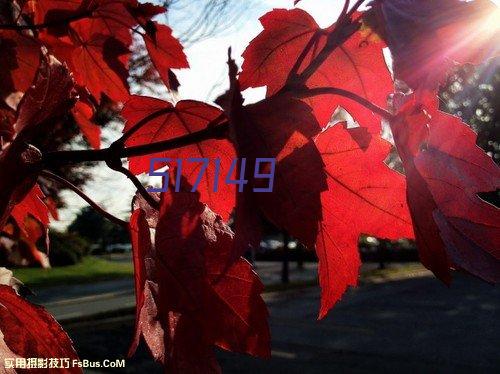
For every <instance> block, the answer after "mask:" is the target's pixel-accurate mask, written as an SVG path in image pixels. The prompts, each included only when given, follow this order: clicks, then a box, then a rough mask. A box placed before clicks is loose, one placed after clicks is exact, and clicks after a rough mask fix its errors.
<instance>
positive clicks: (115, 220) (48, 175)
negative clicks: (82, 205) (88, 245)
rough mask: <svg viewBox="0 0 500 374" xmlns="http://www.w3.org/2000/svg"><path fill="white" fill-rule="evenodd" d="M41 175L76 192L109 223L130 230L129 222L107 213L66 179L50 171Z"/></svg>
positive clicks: (45, 171)
mask: <svg viewBox="0 0 500 374" xmlns="http://www.w3.org/2000/svg"><path fill="white" fill-rule="evenodd" d="M40 175H41V176H43V177H45V178H47V179H50V180H53V181H56V182H57V183H60V184H61V185H63V186H65V187H67V188H68V189H70V190H72V191H73V192H75V193H76V194H77V195H78V196H80V197H81V198H82V199H83V200H85V201H86V202H87V203H88V204H89V205H90V206H91V207H92V208H93V209H94V210H95V211H96V212H97V213H99V214H100V215H102V216H103V217H104V218H107V219H108V220H109V221H111V222H113V223H115V224H117V225H120V226H122V227H125V228H128V223H127V222H125V221H123V220H121V219H120V218H118V217H115V216H114V215H112V214H111V213H108V212H106V211H105V210H104V209H103V208H101V207H100V206H99V205H98V204H97V203H96V202H94V201H93V200H92V199H91V198H90V197H88V196H87V195H86V194H85V193H84V192H83V191H82V190H80V189H79V188H78V187H76V186H75V185H74V184H73V183H71V182H70V181H68V180H66V179H64V178H63V177H60V176H59V175H57V174H54V173H52V172H50V171H48V170H42V171H41V172H40Z"/></svg>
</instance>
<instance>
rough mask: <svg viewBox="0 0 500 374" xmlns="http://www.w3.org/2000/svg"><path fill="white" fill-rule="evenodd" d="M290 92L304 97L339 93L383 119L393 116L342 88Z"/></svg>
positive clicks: (318, 88)
mask: <svg viewBox="0 0 500 374" xmlns="http://www.w3.org/2000/svg"><path fill="white" fill-rule="evenodd" d="M291 94H293V95H294V96H295V97H298V98H306V97H311V96H318V95H339V96H343V97H346V98H348V99H351V100H353V101H356V102H357V103H359V104H361V105H363V106H364V107H365V108H367V109H369V110H371V111H372V112H373V113H376V114H378V115H379V116H381V117H382V118H384V119H387V120H391V119H392V118H393V115H392V114H391V113H390V112H389V111H387V110H385V109H384V108H381V107H379V106H378V105H376V104H373V103H372V102H371V101H370V100H367V99H365V98H364V97H362V96H359V95H358V94H355V93H354V92H351V91H347V90H343V89H342V88H336V87H316V88H307V89H304V90H299V91H292V92H291Z"/></svg>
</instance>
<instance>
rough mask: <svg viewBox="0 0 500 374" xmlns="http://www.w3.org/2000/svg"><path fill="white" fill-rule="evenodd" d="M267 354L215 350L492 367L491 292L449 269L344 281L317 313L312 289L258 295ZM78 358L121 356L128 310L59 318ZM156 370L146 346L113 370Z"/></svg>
mask: <svg viewBox="0 0 500 374" xmlns="http://www.w3.org/2000/svg"><path fill="white" fill-rule="evenodd" d="M265 298H266V302H267V304H268V306H269V310H270V315H271V317H270V325H271V330H272V338H273V340H272V353H273V357H272V358H271V359H270V360H266V361H264V360H259V359H254V358H251V357H247V356H242V355H236V354H231V353H227V352H222V351H220V352H218V355H219V359H220V363H221V365H222V367H223V370H224V372H226V373H273V374H275V373H301V374H304V373H339V372H341V373H382V372H383V373H387V372H422V373H424V372H425V373H428V372H431V373H432V372H438V373H443V372H444V373H457V372H458V373H471V372H474V373H488V372H491V373H498V372H500V291H499V289H498V288H495V287H493V286H490V285H487V284H485V283H482V282H480V281H478V280H477V279H474V278H472V277H468V276H464V275H458V276H456V278H455V282H454V284H453V286H452V287H451V288H450V289H448V288H446V287H445V286H443V285H442V284H440V283H439V282H438V281H437V280H435V279H434V278H432V277H421V278H414V279H408V280H401V281H394V282H386V283H382V284H369V285H364V286H361V287H360V288H358V289H356V290H352V291H351V292H349V293H348V295H346V296H345V297H344V299H343V300H342V301H341V302H340V303H339V304H338V305H337V306H336V307H335V309H334V310H333V311H332V312H331V313H330V315H329V316H328V317H327V318H326V319H324V320H323V321H317V320H316V316H317V310H318V303H319V291H318V289H317V288H308V289H302V290H295V291H292V292H285V293H274V294H267V295H266V297H265ZM66 327H67V328H68V330H69V332H70V335H71V336H72V337H73V338H74V340H75V344H76V346H77V349H78V351H79V352H80V357H82V358H88V359H95V360H103V359H106V358H108V359H115V358H123V355H124V352H126V349H127V346H128V344H129V341H130V337H131V333H132V328H133V318H131V317H119V318H115V319H112V320H108V321H105V322H103V323H99V324H96V323H95V322H93V323H91V324H89V323H87V324H79V325H74V324H73V325H71V324H70V325H67V326H66ZM124 371H126V372H146V371H148V372H150V373H155V372H161V370H160V368H159V367H158V366H156V365H155V364H154V363H152V361H151V359H150V358H149V357H148V354H147V352H146V350H145V349H142V350H140V352H139V353H138V354H137V355H136V357H135V358H134V359H132V360H129V361H127V367H126V369H125V370H123V369H121V370H120V371H119V372H124Z"/></svg>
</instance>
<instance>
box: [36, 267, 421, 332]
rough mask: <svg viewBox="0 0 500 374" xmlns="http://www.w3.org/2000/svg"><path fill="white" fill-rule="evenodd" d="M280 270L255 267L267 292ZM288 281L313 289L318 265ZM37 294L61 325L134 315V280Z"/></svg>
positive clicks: (294, 272) (277, 282)
mask: <svg viewBox="0 0 500 374" xmlns="http://www.w3.org/2000/svg"><path fill="white" fill-rule="evenodd" d="M281 266H282V264H281V262H258V263H256V269H255V270H256V272H257V273H258V274H259V276H260V278H261V280H262V282H263V283H264V285H265V286H266V288H268V289H270V290H273V289H274V290H276V289H277V288H280V289H281V288H287V286H286V285H284V286H282V283H281ZM390 266H391V268H390V269H392V270H394V269H397V268H398V267H401V266H407V265H401V264H391V265H390ZM376 268H377V264H373V263H370V264H364V265H363V266H362V269H361V273H362V274H365V275H366V274H368V275H369V277H370V282H379V281H384V279H385V277H379V276H378V275H377V274H376V271H375V269H376ZM417 269H419V268H418V267H417ZM372 273H374V275H373V276H372ZM384 275H385V273H384ZM405 275H406V274H405ZM421 275H427V273H423V274H417V273H416V274H415V275H414V276H421ZM399 276H400V275H399ZM371 278H373V279H371ZM289 279H290V283H289V286H290V287H291V288H292V287H304V286H310V285H314V284H315V283H316V280H317V263H305V264H304V268H303V269H302V270H298V269H297V266H296V264H295V263H290V267H289ZM386 280H387V279H386ZM388 280H391V279H388ZM34 291H35V292H36V295H34V296H31V297H30V300H32V301H33V302H35V303H38V304H42V305H43V306H45V307H46V308H47V310H48V311H49V312H50V313H51V314H52V315H53V316H54V317H55V318H56V319H57V320H58V321H59V322H72V321H75V322H76V321H79V320H86V319H93V318H97V317H99V316H109V315H113V316H121V315H123V314H128V313H131V312H132V311H133V310H134V308H135V295H134V281H133V279H131V278H129V279H118V280H110V281H100V282H97V283H92V284H82V285H78V284H75V285H65V286H52V287H46V288H43V289H36V290H34Z"/></svg>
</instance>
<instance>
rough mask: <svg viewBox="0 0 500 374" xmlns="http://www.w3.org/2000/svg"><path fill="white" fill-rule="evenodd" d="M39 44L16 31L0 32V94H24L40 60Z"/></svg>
mask: <svg viewBox="0 0 500 374" xmlns="http://www.w3.org/2000/svg"><path fill="white" fill-rule="evenodd" d="M39 57H40V44H39V43H38V42H37V41H36V40H35V39H34V38H32V37H30V36H28V35H24V34H22V33H20V32H16V31H8V30H0V66H2V69H1V70H0V79H1V80H2V85H1V87H0V93H1V94H2V95H3V96H4V97H6V96H7V95H9V94H11V93H13V92H16V91H21V92H25V91H26V90H27V89H28V87H29V86H30V84H31V82H32V81H33V77H34V76H35V73H36V70H37V68H38V65H39V60H40V58H39Z"/></svg>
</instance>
